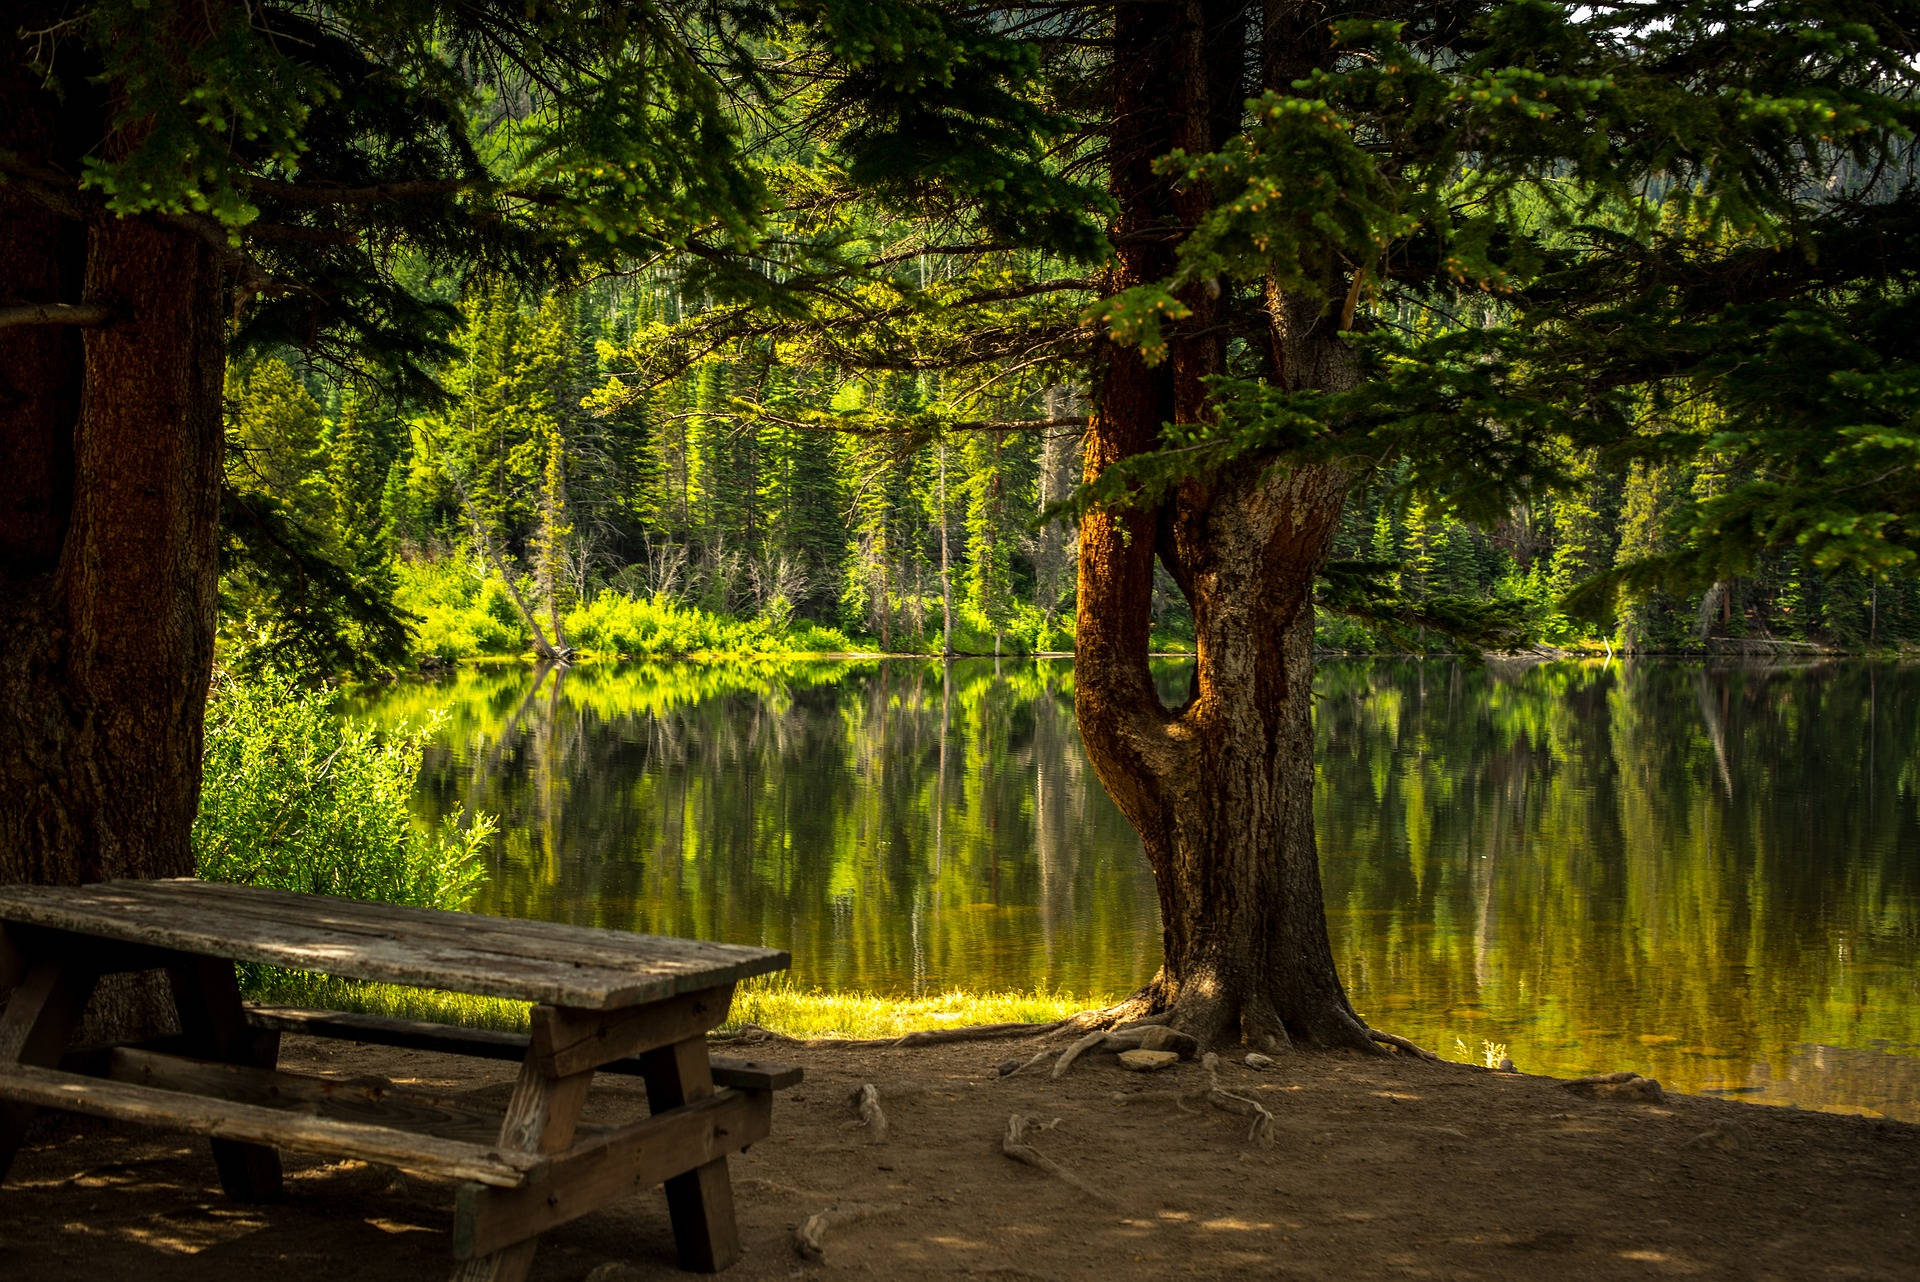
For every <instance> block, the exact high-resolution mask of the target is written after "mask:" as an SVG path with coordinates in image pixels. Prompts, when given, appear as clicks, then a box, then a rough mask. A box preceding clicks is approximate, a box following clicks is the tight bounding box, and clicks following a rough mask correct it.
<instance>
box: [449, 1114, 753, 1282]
mask: <svg viewBox="0 0 1920 1282" xmlns="http://www.w3.org/2000/svg"><path fill="white" fill-rule="evenodd" d="M772 1113H773V1110H772V1099H771V1097H770V1096H768V1095H767V1094H765V1093H764V1092H754V1093H751V1094H750V1093H747V1092H742V1091H721V1092H719V1093H718V1094H715V1095H710V1096H708V1097H707V1098H705V1099H703V1100H696V1101H695V1102H694V1103H692V1104H688V1105H686V1106H685V1107H683V1108H677V1109H673V1110H671V1111H669V1112H666V1113H660V1114H657V1115H655V1116H653V1117H649V1118H647V1119H646V1120H645V1121H641V1122H635V1123H632V1124H631V1125H628V1126H623V1127H620V1128H618V1129H616V1130H611V1131H607V1132H605V1133H603V1134H601V1135H599V1136H596V1137H594V1138H593V1139H591V1140H587V1141H584V1142H582V1143H579V1144H576V1145H574V1146H573V1147H572V1148H570V1149H568V1150H567V1151H565V1152H564V1153H560V1154H557V1155H555V1157H554V1159H553V1161H552V1162H550V1163H549V1164H548V1165H547V1166H545V1167H543V1168H542V1169H541V1170H539V1171H538V1172H535V1173H534V1174H532V1175H530V1176H529V1177H528V1179H527V1182H526V1183H525V1184H523V1185H522V1186H521V1187H519V1188H517V1189H490V1188H481V1187H479V1186H477V1185H468V1186H465V1187H463V1188H462V1189H461V1190H460V1195H459V1200H458V1202H457V1203H456V1204H455V1209H454V1222H453V1252H454V1254H455V1255H456V1256H457V1257H459V1258H461V1259H466V1258H468V1257H469V1256H472V1255H479V1254H486V1253H489V1252H494V1251H499V1250H501V1249H502V1248H504V1247H506V1246H509V1245H511V1244H513V1243H514V1242H518V1241H523V1240H526V1239H530V1238H533V1237H536V1236H538V1235H539V1234H541V1233H544V1232H546V1231H547V1230H548V1229H551V1228H555V1227H557V1226H559V1225H562V1224H565V1223H567V1222H568V1221H569V1220H574V1219H578V1218H579V1217H580V1216H582V1215H586V1214H587V1213H589V1212H591V1211H596V1210H598V1209H600V1208H601V1207H603V1206H606V1205H607V1204H608V1203H609V1202H613V1201H615V1200H617V1199H618V1198H620V1197H623V1196H625V1195H626V1194H628V1193H630V1192H632V1191H633V1190H634V1189H636V1188H646V1187H649V1186H651V1185H654V1184H658V1183H661V1182H662V1181H664V1180H666V1179H668V1178H670V1177H672V1176H675V1175H679V1174H681V1173H682V1172H685V1171H688V1170H691V1169H693V1168H695V1167H700V1166H705V1165H707V1164H708V1163H710V1162H712V1161H714V1160H715V1159H716V1158H724V1157H725V1156H726V1155H727V1154H729V1153H737V1152H739V1151H740V1150H741V1149H743V1148H745V1147H746V1146H747V1145H749V1144H752V1143H755V1142H757V1141H759V1140H762V1139H765V1138H766V1137H767V1135H768V1133H769V1132H770V1131H771V1130H772V1124H773V1119H772Z"/></svg>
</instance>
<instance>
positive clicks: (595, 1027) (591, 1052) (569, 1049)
mask: <svg viewBox="0 0 1920 1282" xmlns="http://www.w3.org/2000/svg"><path fill="white" fill-rule="evenodd" d="M732 1004H733V985H732V984H726V985H723V986H721V987H719V988H708V989H704V990H702V991H700V992H697V993H682V994H680V995H679V996H678V997H670V998H668V999H667V1000H666V1001H663V1002H653V1003H651V1004H650V1005H646V1006H630V1007H627V1008H626V1009H624V1010H614V1011H593V1010H568V1009H566V1008H564V1007H554V1006H536V1007H534V1008H533V1012H532V1016H531V1020H530V1022H531V1025H532V1028H533V1036H532V1037H531V1039H530V1042H531V1046H530V1049H529V1055H530V1056H531V1058H532V1060H533V1061H534V1062H537V1063H538V1064H539V1065H540V1069H541V1071H542V1072H544V1073H545V1074H546V1075H547V1076H549V1077H570V1076H572V1075H573V1074H575V1073H584V1072H586V1071H588V1070H589V1069H595V1068H599V1067H600V1066H601V1065H602V1064H608V1063H611V1062H612V1061H614V1060H617V1059H625V1058H626V1057H628V1056H629V1055H638V1054H639V1053H640V1052H642V1051H650V1050H652V1049H653V1048H654V1047H656V1046H666V1045H669V1044H670V1043H673V1042H682V1041H685V1040H686V1039H687V1038H689V1037H704V1036H705V1035H706V1034H707V1033H709V1032H711V1031H712V1030H713V1029H715V1028H718V1027H719V1026H720V1024H721V1022H722V1021H723V1020H725V1019H726V1017H727V1008H728V1007H729V1006H731V1005H732Z"/></svg>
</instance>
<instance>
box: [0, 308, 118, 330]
mask: <svg viewBox="0 0 1920 1282" xmlns="http://www.w3.org/2000/svg"><path fill="white" fill-rule="evenodd" d="M112 319H113V309H112V308H111V307H107V306H105V305H104V304H101V303H23V304H20V305H18V306H15V307H0V329H10V328H12V327H13V326H15V325H105V324H106V323H107V322H108V321H110V320H112Z"/></svg>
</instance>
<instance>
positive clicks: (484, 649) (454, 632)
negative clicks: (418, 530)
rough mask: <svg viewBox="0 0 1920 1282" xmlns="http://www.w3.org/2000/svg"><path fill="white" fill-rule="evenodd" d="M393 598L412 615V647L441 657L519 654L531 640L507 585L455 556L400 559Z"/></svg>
mask: <svg viewBox="0 0 1920 1282" xmlns="http://www.w3.org/2000/svg"><path fill="white" fill-rule="evenodd" d="M394 603H395V604H396V605H398V606H399V607H400V608H401V609H403V610H405V611H407V612H408V613H410V614H412V615H413V616H414V617H415V623H414V627H413V637H414V641H413V648H414V652H415V653H416V654H419V655H432V656H434V657H436V658H438V659H440V660H441V661H442V662H443V663H451V662H453V661H454V660H456V659H471V658H478V657H480V656H482V655H508V654H519V653H521V652H522V651H524V650H525V649H526V648H527V646H528V645H529V644H530V641H531V638H529V636H528V635H527V631H526V626H525V625H524V624H523V623H522V622H521V621H520V616H519V614H518V612H517V611H515V609H514V607H513V601H512V599H511V598H510V597H508V595H507V589H506V585H505V584H503V583H501V582H500V580H499V579H498V578H496V577H493V576H491V575H487V576H483V575H481V574H479V573H477V572H476V571H475V570H474V569H473V567H471V566H470V565H468V564H467V563H466V562H464V561H462V560H459V559H457V558H449V559H447V560H445V561H417V562H407V561H403V562H400V563H399V564H398V565H396V566H395V567H394Z"/></svg>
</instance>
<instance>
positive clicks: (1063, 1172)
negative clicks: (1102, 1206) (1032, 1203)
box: [1000, 1113, 1119, 1206]
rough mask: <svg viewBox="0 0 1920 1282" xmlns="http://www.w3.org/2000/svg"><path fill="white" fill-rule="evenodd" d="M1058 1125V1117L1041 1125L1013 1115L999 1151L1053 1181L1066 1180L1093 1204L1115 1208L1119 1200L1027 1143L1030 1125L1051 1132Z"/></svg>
mask: <svg viewBox="0 0 1920 1282" xmlns="http://www.w3.org/2000/svg"><path fill="white" fill-rule="evenodd" d="M1058 1125H1060V1119H1059V1118H1057V1117H1056V1118H1054V1119H1053V1120H1052V1121H1051V1122H1042V1121H1040V1120H1039V1119H1038V1118H1032V1117H1022V1116H1021V1115H1020V1114H1018V1113H1014V1114H1013V1115H1011V1116H1010V1117H1008V1118H1007V1133H1006V1135H1005V1136H1004V1137H1002V1138H1001V1140H1000V1151H1001V1152H1002V1153H1005V1154H1006V1155H1007V1156H1008V1157H1010V1158H1012V1159H1013V1160H1014V1161H1016V1162H1024V1163H1025V1164H1026V1165H1028V1166H1031V1167H1033V1168H1034V1169H1035V1170H1037V1171H1045V1172H1046V1173H1047V1174H1048V1175H1051V1176H1053V1177H1054V1178H1055V1179H1058V1180H1063V1181H1065V1182H1066V1183H1068V1184H1070V1185H1072V1186H1073V1187H1074V1188H1077V1189H1079V1190H1080V1191H1081V1192H1082V1193H1085V1194H1086V1195H1087V1196H1088V1197H1090V1198H1093V1199H1095V1200H1096V1201H1100V1202H1105V1203H1107V1204H1108V1205H1109V1206H1118V1205H1119V1201H1118V1199H1116V1198H1115V1197H1114V1196H1113V1194H1111V1193H1109V1192H1107V1191H1106V1190H1105V1189H1099V1188H1095V1187H1094V1186H1093V1185H1091V1184H1089V1183H1087V1182H1086V1181H1085V1180H1083V1179H1081V1178H1080V1177H1079V1176H1078V1175H1075V1174H1074V1173H1073V1172H1072V1171H1069V1170H1068V1169H1067V1168H1066V1167H1064V1166H1062V1165H1060V1163H1058V1162H1056V1161H1054V1160H1053V1159H1052V1158H1050V1157H1048V1156H1047V1155H1046V1154H1045V1153H1042V1152H1041V1151H1040V1150H1039V1149H1037V1148H1035V1147H1033V1145H1031V1144H1029V1143H1027V1128H1028V1127H1029V1126H1031V1127H1032V1128H1033V1129H1034V1130H1036V1131H1050V1130H1052V1129H1053V1128H1054V1127H1056V1126H1058Z"/></svg>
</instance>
